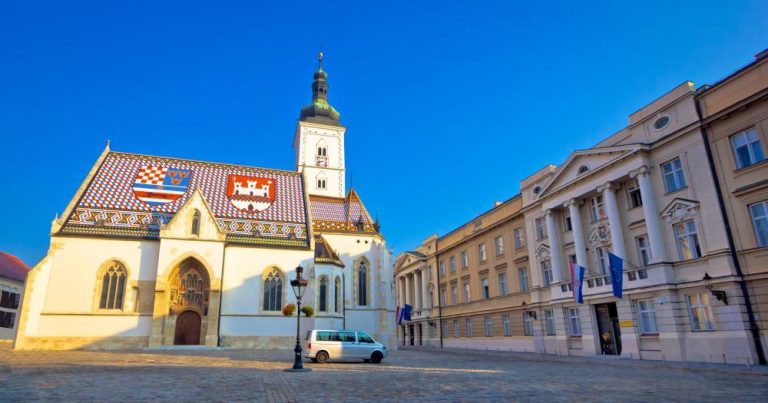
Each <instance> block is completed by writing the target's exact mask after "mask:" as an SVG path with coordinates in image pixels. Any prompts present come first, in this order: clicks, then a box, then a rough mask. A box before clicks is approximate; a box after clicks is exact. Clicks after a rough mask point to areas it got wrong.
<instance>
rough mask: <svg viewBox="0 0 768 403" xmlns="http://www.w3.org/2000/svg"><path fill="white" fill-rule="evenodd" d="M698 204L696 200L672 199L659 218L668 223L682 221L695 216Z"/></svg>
mask: <svg viewBox="0 0 768 403" xmlns="http://www.w3.org/2000/svg"><path fill="white" fill-rule="evenodd" d="M698 208H699V202H697V201H696V200H690V199H683V198H680V197H676V198H674V199H673V200H672V201H671V202H669V204H667V207H665V208H664V210H662V212H661V217H662V218H664V219H665V220H666V221H668V222H674V221H683V220H689V219H692V218H693V217H694V216H696V213H697V211H698Z"/></svg>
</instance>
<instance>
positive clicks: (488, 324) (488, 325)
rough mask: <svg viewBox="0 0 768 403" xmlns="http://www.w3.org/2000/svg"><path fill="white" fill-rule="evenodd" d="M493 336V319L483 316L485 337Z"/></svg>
mask: <svg viewBox="0 0 768 403" xmlns="http://www.w3.org/2000/svg"><path fill="white" fill-rule="evenodd" d="M491 336H493V320H491V317H490V316H486V317H485V337H491Z"/></svg>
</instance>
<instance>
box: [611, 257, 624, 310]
mask: <svg viewBox="0 0 768 403" xmlns="http://www.w3.org/2000/svg"><path fill="white" fill-rule="evenodd" d="M608 261H609V262H610V265H611V285H612V286H613V295H615V296H616V298H618V299H621V296H622V295H623V288H624V260H623V259H622V258H620V257H618V256H616V255H614V254H613V253H610V252H609V253H608Z"/></svg>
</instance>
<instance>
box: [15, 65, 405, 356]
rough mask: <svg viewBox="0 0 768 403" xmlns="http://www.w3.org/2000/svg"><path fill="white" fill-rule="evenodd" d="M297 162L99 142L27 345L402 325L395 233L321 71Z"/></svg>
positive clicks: (28, 317)
mask: <svg viewBox="0 0 768 403" xmlns="http://www.w3.org/2000/svg"><path fill="white" fill-rule="evenodd" d="M312 93H313V97H312V103H311V104H310V105H309V106H307V107H305V108H303V109H302V110H301V114H300V118H299V121H298V124H297V128H296V132H295V138H294V148H295V152H296V166H297V167H296V170H295V171H285V170H277V169H265V168H257V167H250V166H242V165H231V164H223V163H212V162H201V161H192V160H185V159H178V158H167V157H156V156H148V155H140V154H132V153H124V152H115V151H111V150H110V149H109V146H107V148H106V149H105V150H104V151H103V152H102V154H101V155H100V156H99V158H98V160H97V161H96V163H95V164H94V166H93V168H92V169H91V171H90V172H89V173H88V175H87V177H86V179H85V181H84V182H83V184H82V186H81V187H80V189H78V191H77V192H76V194H75V196H74V197H73V199H72V201H71V202H70V204H69V205H68V206H67V207H66V209H65V211H64V214H63V215H62V216H61V218H57V219H55V220H54V222H53V223H52V228H51V243H50V248H49V250H48V253H47V255H46V256H45V258H44V259H43V260H42V261H40V263H38V264H37V266H36V267H34V269H32V270H31V271H30V273H29V276H28V280H27V284H26V290H25V295H24V302H23V304H22V311H21V319H20V323H19V331H18V336H17V340H16V344H15V348H16V349H71V348H95V349H109V348H141V347H162V346H168V345H205V346H222V347H238V348H272V347H290V346H292V345H293V341H294V340H295V335H296V319H295V317H285V316H284V315H283V313H282V310H283V308H284V307H285V306H286V305H287V304H289V303H295V302H296V301H295V297H294V295H293V291H292V289H291V287H290V280H291V279H293V278H295V277H296V271H295V270H296V267H298V266H301V267H303V268H304V277H305V278H307V277H308V278H309V280H310V283H309V287H308V289H307V292H306V293H305V295H304V298H303V299H302V304H303V305H305V306H307V305H309V306H311V307H313V308H314V312H315V315H314V316H313V317H311V318H304V319H302V329H303V330H306V329H309V328H331V329H342V328H349V329H358V330H362V331H366V332H369V333H370V334H371V335H373V336H374V337H375V338H376V339H377V340H379V341H381V342H382V343H384V344H389V342H390V339H391V335H392V333H393V331H394V323H393V321H392V320H391V318H392V317H393V314H394V313H393V307H394V302H393V295H392V292H391V280H392V271H391V264H390V252H389V250H388V249H387V246H386V241H385V239H384V237H383V236H382V235H381V233H380V232H379V225H378V222H375V221H374V220H373V219H372V218H371V215H370V214H369V213H368V211H367V210H366V208H365V206H364V205H363V202H362V200H361V199H360V197H359V195H358V194H357V192H355V191H354V190H353V189H350V190H347V189H346V185H345V181H344V178H345V158H344V136H345V131H346V128H345V127H344V126H342V125H341V123H340V122H339V119H340V115H339V113H338V112H337V111H336V110H335V109H334V108H333V107H332V106H331V105H330V104H329V103H328V98H327V95H328V84H327V74H326V73H325V71H324V70H323V68H322V55H321V57H320V65H319V67H318V69H317V71H316V72H315V73H314V80H313V83H312Z"/></svg>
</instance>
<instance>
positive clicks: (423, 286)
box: [421, 269, 432, 309]
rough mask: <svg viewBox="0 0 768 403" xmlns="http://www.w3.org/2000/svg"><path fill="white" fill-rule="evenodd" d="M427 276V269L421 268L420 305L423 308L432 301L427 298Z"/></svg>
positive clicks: (427, 306)
mask: <svg viewBox="0 0 768 403" xmlns="http://www.w3.org/2000/svg"><path fill="white" fill-rule="evenodd" d="M428 278H429V276H428V275H427V269H421V307H422V308H424V309H426V308H429V305H430V302H432V301H430V300H429V289H428V287H427V279H428Z"/></svg>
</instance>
